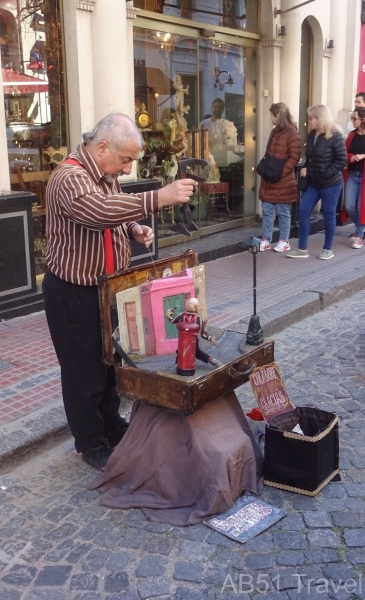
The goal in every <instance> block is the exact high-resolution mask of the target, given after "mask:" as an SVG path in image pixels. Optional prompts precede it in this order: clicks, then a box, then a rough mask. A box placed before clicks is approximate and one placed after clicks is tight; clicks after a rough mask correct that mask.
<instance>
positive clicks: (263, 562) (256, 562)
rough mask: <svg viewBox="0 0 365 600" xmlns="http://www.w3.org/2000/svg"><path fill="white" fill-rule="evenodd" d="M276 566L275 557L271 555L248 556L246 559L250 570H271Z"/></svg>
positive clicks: (256, 554)
mask: <svg viewBox="0 0 365 600" xmlns="http://www.w3.org/2000/svg"><path fill="white" fill-rule="evenodd" d="M273 564H274V557H273V556H272V555H271V554H269V553H266V554H258V553H255V554H248V555H247V556H246V558H245V565H246V567H248V568H249V569H271V568H272V566H273Z"/></svg>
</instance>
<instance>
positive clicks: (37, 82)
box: [2, 68, 48, 96]
mask: <svg viewBox="0 0 365 600" xmlns="http://www.w3.org/2000/svg"><path fill="white" fill-rule="evenodd" d="M2 73H3V86H4V94H10V95H11V96H19V95H23V94H39V93H40V92H48V82H47V81H43V79H38V78H37V77H29V75H24V74H23V73H16V72H15V71H11V70H10V69H4V68H3V69H2Z"/></svg>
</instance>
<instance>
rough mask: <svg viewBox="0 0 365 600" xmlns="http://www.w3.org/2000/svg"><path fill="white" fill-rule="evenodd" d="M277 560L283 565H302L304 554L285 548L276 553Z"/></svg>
mask: <svg viewBox="0 0 365 600" xmlns="http://www.w3.org/2000/svg"><path fill="white" fill-rule="evenodd" d="M276 562H277V564H278V565H280V566H283V567H295V566H300V565H302V564H303V562H304V554H303V552H297V551H296V550H283V551H281V552H279V553H278V554H277V555H276Z"/></svg>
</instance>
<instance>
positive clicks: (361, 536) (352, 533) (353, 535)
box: [344, 528, 365, 548]
mask: <svg viewBox="0 0 365 600" xmlns="http://www.w3.org/2000/svg"><path fill="white" fill-rule="evenodd" d="M344 538H345V543H346V546H348V547H349V548H365V528H364V529H347V530H346V531H345V532H344Z"/></svg>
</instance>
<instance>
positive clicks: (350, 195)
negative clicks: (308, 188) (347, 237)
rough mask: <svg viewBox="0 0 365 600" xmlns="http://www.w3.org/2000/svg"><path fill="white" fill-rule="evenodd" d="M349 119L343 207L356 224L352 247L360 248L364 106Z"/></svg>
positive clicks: (364, 219)
mask: <svg viewBox="0 0 365 600" xmlns="http://www.w3.org/2000/svg"><path fill="white" fill-rule="evenodd" d="M351 120H352V122H353V125H354V128H355V129H354V131H352V132H351V133H350V134H349V136H348V138H347V140H346V149H347V180H346V187H345V209H346V212H347V214H348V216H349V217H350V219H351V221H352V222H353V223H354V224H355V226H356V231H355V234H354V235H353V239H352V248H355V249H361V248H362V247H363V241H362V236H363V234H364V231H365V181H364V159H365V107H363V108H357V109H356V110H354V112H353V114H352V117H351Z"/></svg>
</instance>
